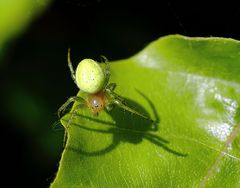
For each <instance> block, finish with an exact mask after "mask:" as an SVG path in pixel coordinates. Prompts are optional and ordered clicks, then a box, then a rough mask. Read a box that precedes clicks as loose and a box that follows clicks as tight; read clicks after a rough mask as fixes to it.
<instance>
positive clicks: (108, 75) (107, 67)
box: [101, 55, 110, 84]
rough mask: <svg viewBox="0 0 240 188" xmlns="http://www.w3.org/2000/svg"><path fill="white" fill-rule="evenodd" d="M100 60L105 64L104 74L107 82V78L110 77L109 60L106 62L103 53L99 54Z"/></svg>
mask: <svg viewBox="0 0 240 188" xmlns="http://www.w3.org/2000/svg"><path fill="white" fill-rule="evenodd" d="M101 61H102V62H103V63H105V65H106V68H105V75H106V84H107V83H108V81H109V78H110V66H109V62H108V59H107V58H106V57H105V56H103V55H101Z"/></svg>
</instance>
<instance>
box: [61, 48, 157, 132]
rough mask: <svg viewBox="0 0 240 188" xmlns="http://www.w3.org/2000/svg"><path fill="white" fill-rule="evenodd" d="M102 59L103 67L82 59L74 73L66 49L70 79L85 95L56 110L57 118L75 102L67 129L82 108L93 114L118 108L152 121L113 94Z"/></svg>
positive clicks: (106, 67)
mask: <svg viewBox="0 0 240 188" xmlns="http://www.w3.org/2000/svg"><path fill="white" fill-rule="evenodd" d="M102 58H103V59H104V63H105V67H103V66H102V65H100V63H98V62H96V61H94V60H92V59H84V60H82V61H81V62H80V63H79V64H78V66H77V69H76V72H75V71H74V70H73V66H72V62H71V59H70V49H68V58H67V59H68V67H69V69H70V72H71V76H72V79H73V81H74V82H75V84H76V85H77V87H78V88H79V89H80V91H82V92H84V93H85V94H86V95H84V96H85V97H79V96H73V97H70V98H69V99H68V100H67V101H66V102H65V103H64V104H63V105H62V106H61V107H60V108H59V109H58V116H59V118H60V117H61V114H62V113H64V111H65V110H66V108H67V107H68V106H69V105H70V104H71V103H72V102H75V101H76V102H78V103H79V104H78V105H76V106H75V108H74V109H73V110H72V112H71V116H70V118H69V120H68V124H67V126H66V128H68V127H69V125H70V121H71V119H72V118H73V114H75V112H76V110H77V109H79V108H81V107H83V106H86V107H87V108H88V109H90V111H91V112H92V113H93V114H98V113H99V112H101V111H102V110H103V109H106V110H107V111H111V110H112V108H113V107H114V106H118V107H120V108H123V109H124V110H127V111H129V112H131V113H133V114H135V115H138V116H141V117H142V118H144V119H147V120H150V121H152V120H151V119H150V118H149V117H147V116H146V115H144V114H142V113H140V112H138V111H136V110H134V109H132V108H130V107H128V106H127V104H126V103H125V101H124V99H123V98H122V97H120V96H119V95H118V94H116V93H115V92H114V89H115V88H116V86H117V85H116V84H115V83H108V81H109V78H110V67H109V63H108V62H107V59H106V58H105V57H102ZM152 122H153V121H152Z"/></svg>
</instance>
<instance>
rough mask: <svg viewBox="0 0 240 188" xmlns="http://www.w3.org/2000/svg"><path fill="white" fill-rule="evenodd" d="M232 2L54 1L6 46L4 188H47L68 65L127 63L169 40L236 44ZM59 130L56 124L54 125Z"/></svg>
mask: <svg viewBox="0 0 240 188" xmlns="http://www.w3.org/2000/svg"><path fill="white" fill-rule="evenodd" d="M239 20H240V6H238V5H237V4H236V3H235V4H234V3H233V2H231V1H227V2H224V3H221V2H217V3H212V4H210V3H209V2H204V1H192V2H185V3H184V2H183V1H179V2H178V3H176V2H174V1H152V0H149V1H127V0H121V1H119V0H118V1H116V0H115V1H113V0H56V1H54V2H53V3H52V4H51V6H50V7H49V9H47V11H45V12H44V13H43V14H42V15H41V16H39V17H38V18H37V19H35V20H34V21H33V22H32V23H31V24H30V26H29V27H28V28H27V30H26V31H25V32H24V33H23V34H22V35H21V36H19V37H18V38H17V39H15V40H14V41H11V43H10V44H9V45H8V48H7V51H6V52H7V53H6V55H5V57H4V63H3V65H1V69H0V77H1V80H0V84H1V94H0V96H1V99H0V105H1V113H0V117H1V125H2V134H1V143H2V148H1V151H2V153H1V155H2V157H3V160H2V162H3V164H2V165H3V166H5V165H6V168H2V171H3V173H4V174H5V176H6V177H4V179H3V181H6V182H7V183H8V185H9V186H10V185H14V184H17V185H18V187H20V186H24V187H47V186H48V185H49V184H50V183H51V182H52V180H53V178H54V176H55V173H56V171H57V167H58V161H59V160H60V155H61V151H62V140H63V131H56V130H55V129H54V128H53V124H54V122H55V121H57V120H58V119H57V116H56V112H57V109H58V108H59V107H60V106H61V104H63V102H65V100H66V99H67V98H68V97H69V96H72V95H75V94H76V93H77V91H78V90H77V88H76V86H75V85H74V83H73V81H72V80H71V77H70V73H69V70H68V67H67V62H66V55H67V48H68V47H71V48H72V60H73V62H74V64H75V66H76V65H77V63H78V62H79V61H80V60H81V59H83V58H87V57H89V58H92V59H96V60H99V56H100V55H105V56H106V57H107V58H108V59H109V60H110V61H111V60H117V59H122V58H127V57H129V56H132V55H134V54H135V53H136V52H138V51H139V50H141V49H142V48H144V47H145V46H146V45H147V44H148V43H149V42H151V41H153V40H155V39H157V38H159V37H161V36H165V35H168V34H176V33H178V34H183V35H187V36H202V37H209V36H218V37H230V38H235V39H240V27H239ZM59 127H60V126H59Z"/></svg>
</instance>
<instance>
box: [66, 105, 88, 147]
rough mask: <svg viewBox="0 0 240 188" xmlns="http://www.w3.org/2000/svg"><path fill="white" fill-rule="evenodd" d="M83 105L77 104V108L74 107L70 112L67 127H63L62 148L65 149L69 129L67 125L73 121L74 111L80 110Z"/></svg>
mask: <svg viewBox="0 0 240 188" xmlns="http://www.w3.org/2000/svg"><path fill="white" fill-rule="evenodd" d="M84 105H85V103H80V104H78V105H77V106H75V107H74V109H73V110H72V112H71V115H70V118H69V119H68V122H67V125H66V127H65V131H64V137H63V147H65V145H66V142H67V137H68V134H67V133H68V132H67V129H69V127H70V126H69V125H70V123H71V121H72V120H73V117H74V115H76V111H77V110H78V109H79V108H82V107H83V106H84Z"/></svg>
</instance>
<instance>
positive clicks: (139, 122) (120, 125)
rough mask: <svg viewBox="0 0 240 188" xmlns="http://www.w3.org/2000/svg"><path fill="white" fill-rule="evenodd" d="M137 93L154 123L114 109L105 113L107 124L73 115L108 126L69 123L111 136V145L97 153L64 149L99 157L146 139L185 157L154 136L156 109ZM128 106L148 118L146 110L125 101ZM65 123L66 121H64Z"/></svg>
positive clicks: (136, 104) (131, 101)
mask: <svg viewBox="0 0 240 188" xmlns="http://www.w3.org/2000/svg"><path fill="white" fill-rule="evenodd" d="M137 92H138V93H139V94H140V95H141V96H142V97H143V98H144V99H145V100H146V101H147V102H148V104H149V106H150V107H151V109H152V111H153V114H154V122H151V121H149V120H146V119H143V118H142V117H140V116H137V115H134V114H131V113H129V112H127V111H124V110H123V109H121V108H118V107H115V108H114V109H113V110H112V111H110V112H107V113H108V114H109V115H110V116H111V117H112V119H113V120H114V122H107V121H103V120H100V119H98V118H94V117H90V116H84V115H81V114H79V113H76V114H75V117H77V118H82V119H87V120H89V121H94V122H97V123H100V124H104V125H106V126H109V128H108V129H107V130H105V129H97V128H90V127H86V126H84V125H80V124H76V123H71V126H75V127H77V128H80V129H83V130H85V131H93V132H96V133H104V134H112V135H113V138H112V143H111V144H109V145H108V146H106V147H105V148H103V149H100V150H97V151H91V152H89V151H84V150H82V149H81V148H79V147H73V146H67V147H66V148H65V149H66V150H69V151H73V152H76V153H79V154H82V155H86V156H99V155H104V154H106V153H109V152H111V151H112V150H114V149H115V148H116V147H117V146H118V145H119V144H121V143H124V142H127V143H131V144H139V143H141V142H142V141H143V139H146V140H148V141H150V142H151V143H152V144H155V145H156V146H159V147H161V148H163V149H164V150H166V151H167V152H169V153H172V154H174V155H176V156H180V157H186V156H187V154H183V153H181V152H178V151H175V150H173V149H171V148H170V147H168V144H169V141H168V140H166V139H163V138H161V137H159V136H157V135H155V134H153V133H154V132H156V131H157V130H158V124H159V123H160V117H159V115H158V113H157V111H156V108H155V107H154V105H153V103H152V102H151V101H150V99H149V98H147V97H146V96H145V95H144V94H143V93H141V92H140V91H138V90H137ZM125 100H126V102H127V104H128V106H130V107H132V108H133V109H135V110H137V111H138V112H141V113H142V114H145V115H147V116H149V114H148V113H147V112H146V110H145V109H144V108H143V107H142V106H141V105H140V104H138V103H136V102H134V101H133V100H130V99H125ZM64 121H65V122H67V120H64Z"/></svg>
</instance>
